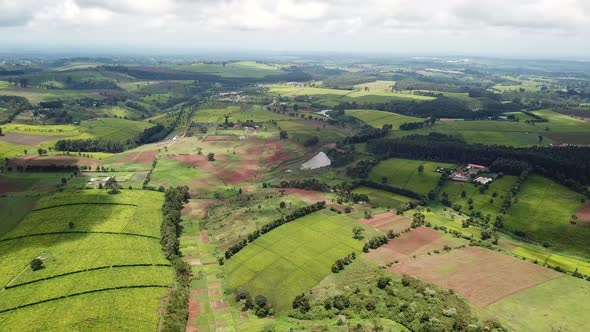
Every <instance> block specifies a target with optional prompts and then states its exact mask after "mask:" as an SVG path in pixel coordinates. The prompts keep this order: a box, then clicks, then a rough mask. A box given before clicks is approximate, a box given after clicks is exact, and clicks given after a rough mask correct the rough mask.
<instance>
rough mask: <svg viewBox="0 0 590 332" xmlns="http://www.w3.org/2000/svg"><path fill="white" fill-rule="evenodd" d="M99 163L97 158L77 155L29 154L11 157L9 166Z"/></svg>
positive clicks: (91, 164) (89, 164)
mask: <svg viewBox="0 0 590 332" xmlns="http://www.w3.org/2000/svg"><path fill="white" fill-rule="evenodd" d="M96 164H98V161H97V160H94V159H92V158H83V157H75V156H43V157H39V156H28V157H19V158H15V159H11V160H9V161H8V164H7V166H9V167H17V166H49V165H63V166H74V165H77V166H93V165H96Z"/></svg>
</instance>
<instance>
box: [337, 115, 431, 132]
mask: <svg viewBox="0 0 590 332" xmlns="http://www.w3.org/2000/svg"><path fill="white" fill-rule="evenodd" d="M346 115H350V116H352V117H355V118H357V119H359V120H361V121H362V122H364V123H366V124H368V125H369V126H371V127H375V128H382V127H383V126H384V125H388V124H390V125H392V126H393V130H398V129H399V126H400V125H401V124H404V123H409V122H422V121H423V120H424V119H420V118H414V117H411V116H405V115H401V114H396V113H391V112H383V111H375V110H347V111H346Z"/></svg>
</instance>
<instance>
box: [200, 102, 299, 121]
mask: <svg viewBox="0 0 590 332" xmlns="http://www.w3.org/2000/svg"><path fill="white" fill-rule="evenodd" d="M212 106H214V105H212ZM226 115H228V116H229V118H228V121H229V122H233V123H241V122H246V121H249V120H250V121H254V122H258V123H259V122H268V121H273V120H288V119H289V118H290V117H289V116H286V115H283V114H277V113H273V112H270V111H266V110H264V109H263V107H262V106H260V105H244V106H243V107H240V106H227V107H223V108H204V109H199V110H197V111H196V112H195V114H194V115H193V119H192V121H193V122H197V123H217V124H221V123H224V122H225V116H226Z"/></svg>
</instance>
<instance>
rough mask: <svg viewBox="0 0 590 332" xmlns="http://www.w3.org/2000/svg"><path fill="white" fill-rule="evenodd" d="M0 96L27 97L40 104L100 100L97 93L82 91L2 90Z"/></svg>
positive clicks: (7, 88)
mask: <svg viewBox="0 0 590 332" xmlns="http://www.w3.org/2000/svg"><path fill="white" fill-rule="evenodd" d="M0 96H19V97H25V98H27V99H28V100H29V102H31V103H33V104H38V103H39V102H42V101H51V100H70V99H78V98H82V97H92V98H99V97H100V96H99V94H98V93H97V92H89V91H80V90H47V89H37V88H14V87H5V88H0Z"/></svg>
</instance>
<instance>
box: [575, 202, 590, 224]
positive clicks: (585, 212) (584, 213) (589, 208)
mask: <svg viewBox="0 0 590 332" xmlns="http://www.w3.org/2000/svg"><path fill="white" fill-rule="evenodd" d="M576 215H577V216H578V217H579V218H580V219H581V220H583V221H586V222H590V202H587V203H586V204H584V206H582V207H581V208H579V209H578V211H576Z"/></svg>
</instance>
